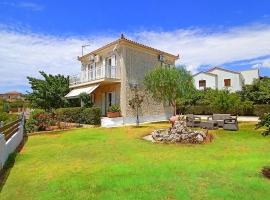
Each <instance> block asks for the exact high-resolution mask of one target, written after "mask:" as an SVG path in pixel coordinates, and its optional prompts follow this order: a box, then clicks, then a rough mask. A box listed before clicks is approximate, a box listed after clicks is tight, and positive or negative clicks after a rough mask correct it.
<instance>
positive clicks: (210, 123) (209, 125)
mask: <svg viewBox="0 0 270 200" xmlns="http://www.w3.org/2000/svg"><path fill="white" fill-rule="evenodd" d="M200 127H201V128H206V129H217V128H218V122H217V121H206V122H201V123H200Z"/></svg>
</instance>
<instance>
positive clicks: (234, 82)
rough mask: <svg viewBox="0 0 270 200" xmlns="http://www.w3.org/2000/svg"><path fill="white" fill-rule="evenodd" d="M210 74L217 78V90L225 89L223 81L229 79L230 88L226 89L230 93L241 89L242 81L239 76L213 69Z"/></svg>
mask: <svg viewBox="0 0 270 200" xmlns="http://www.w3.org/2000/svg"><path fill="white" fill-rule="evenodd" d="M210 73H212V74H216V75H217V77H218V84H217V87H218V89H219V90H222V89H225V88H226V87H225V86H224V79H231V87H228V89H229V90H230V91H232V92H235V91H239V90H241V89H242V80H241V76H240V74H238V73H233V72H229V71H225V70H220V69H214V70H213V71H211V72H210Z"/></svg>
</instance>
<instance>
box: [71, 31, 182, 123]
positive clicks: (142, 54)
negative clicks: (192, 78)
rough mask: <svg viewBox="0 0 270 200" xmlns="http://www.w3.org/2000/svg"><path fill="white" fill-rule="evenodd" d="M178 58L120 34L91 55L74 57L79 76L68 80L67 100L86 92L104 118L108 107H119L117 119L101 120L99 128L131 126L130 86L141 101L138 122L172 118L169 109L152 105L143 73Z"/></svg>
mask: <svg viewBox="0 0 270 200" xmlns="http://www.w3.org/2000/svg"><path fill="white" fill-rule="evenodd" d="M177 59H178V56H175V55H172V54H170V53H166V52H163V51H160V50H157V49H154V48H152V47H148V46H145V45H143V44H139V43H137V42H134V41H131V40H129V39H126V38H125V37H124V36H123V35H121V37H120V38H119V39H118V40H116V41H113V42H111V43H109V44H107V45H105V46H103V47H101V48H99V49H96V50H94V51H93V52H91V53H88V54H86V55H83V56H81V57H78V60H79V61H80V62H81V73H80V74H79V75H77V76H73V77H70V88H71V92H70V93H68V94H67V95H66V97H67V98H78V97H79V94H80V93H82V92H86V93H88V94H89V95H91V97H92V100H93V102H94V104H95V105H96V106H99V107H100V108H101V110H102V115H103V116H106V113H107V110H108V108H109V107H110V106H111V105H114V104H116V105H119V106H120V108H121V115H122V117H120V118H114V119H109V118H107V117H104V118H103V119H102V125H103V126H115V125H124V124H131V123H135V121H136V120H135V118H136V117H135V116H136V113H135V111H134V110H133V109H132V108H131V107H130V106H129V105H128V104H129V100H130V99H131V98H132V97H133V96H134V91H132V90H131V85H134V84H136V85H138V91H139V93H143V94H144V101H143V103H142V107H141V109H140V110H139V116H140V121H141V122H146V121H149V122H150V121H159V120H166V119H168V117H169V116H170V115H172V108H171V106H168V105H165V104H161V103H157V102H155V101H154V100H153V99H152V98H151V96H150V95H148V94H146V92H145V90H144V86H143V83H142V82H143V79H144V76H145V74H146V73H147V72H148V71H149V70H152V69H153V68H155V67H156V66H174V65H175V61H176V60H177Z"/></svg>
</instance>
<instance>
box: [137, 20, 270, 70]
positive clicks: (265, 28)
mask: <svg viewBox="0 0 270 200" xmlns="http://www.w3.org/2000/svg"><path fill="white" fill-rule="evenodd" d="M139 38H141V40H142V41H144V42H146V43H148V44H149V45H150V44H151V45H152V46H155V47H157V48H162V49H164V50H167V51H169V52H172V53H175V54H178V53H180V60H179V61H178V63H182V64H186V65H187V66H188V68H189V69H190V70H192V71H193V72H195V71H196V70H197V69H198V67H199V66H200V65H222V64H224V63H230V62H235V61H240V60H247V59H252V58H257V57H261V56H265V55H270V40H269V38H270V26H269V25H251V26H247V27H239V28H233V29H230V30H226V31H224V32H221V31H219V32H208V31H203V30H196V29H195V30H178V31H174V32H163V33H157V32H144V33H139Z"/></svg>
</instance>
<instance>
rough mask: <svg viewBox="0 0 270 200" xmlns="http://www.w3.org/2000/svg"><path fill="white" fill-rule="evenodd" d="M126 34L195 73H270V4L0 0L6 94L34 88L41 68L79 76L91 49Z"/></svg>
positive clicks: (0, 62) (0, 82) (1, 83)
mask: <svg viewBox="0 0 270 200" xmlns="http://www.w3.org/2000/svg"><path fill="white" fill-rule="evenodd" d="M121 33H123V34H124V35H125V37H127V38H129V39H132V40H135V41H138V42H141V43H144V44H146V45H149V46H152V47H154V48H158V49H160V50H163V51H167V52H169V53H173V54H175V55H177V54H180V59H179V60H178V61H177V65H185V66H186V67H187V69H188V70H190V71H191V72H192V73H196V72H198V71H204V70H207V69H209V68H211V67H214V66H221V67H224V68H227V69H231V70H236V71H239V70H245V69H251V68H259V69H260V74H261V76H270V1H269V0H260V1H258V0H253V1H251V0H237V1H236V0H234V1H232V0H219V1H216V0H215V1H214V0H204V1H203V0H197V1H195V0H194V1H190V0H178V1H173V0H167V1H157V0H156V1H154V0H148V1H147V0H144V1H143V0H136V1H127V0H125V1H123V0H113V1H107V0H103V1H89V0H88V1H86V0H85V1H84V0H76V1H64V0H57V1H55V0H54V1H53V0H48V1H40V0H38V1H35V0H29V1H28V0H21V1H15V0H0V75H1V76H0V93H3V92H7V91H11V90H16V91H20V92H23V93H25V92H26V91H31V90H30V85H29V84H28V81H27V76H34V77H40V75H39V71H41V70H42V71H45V72H47V73H51V74H64V75H74V74H78V73H79V72H80V63H79V61H77V56H79V55H81V46H82V45H85V44H90V46H89V47H87V48H86V49H85V52H90V51H91V50H94V49H96V48H98V47H100V46H102V45H104V44H106V43H108V42H111V41H112V40H115V39H117V38H119V37H120V34H121Z"/></svg>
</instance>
